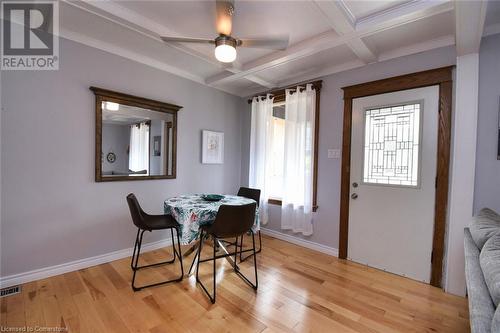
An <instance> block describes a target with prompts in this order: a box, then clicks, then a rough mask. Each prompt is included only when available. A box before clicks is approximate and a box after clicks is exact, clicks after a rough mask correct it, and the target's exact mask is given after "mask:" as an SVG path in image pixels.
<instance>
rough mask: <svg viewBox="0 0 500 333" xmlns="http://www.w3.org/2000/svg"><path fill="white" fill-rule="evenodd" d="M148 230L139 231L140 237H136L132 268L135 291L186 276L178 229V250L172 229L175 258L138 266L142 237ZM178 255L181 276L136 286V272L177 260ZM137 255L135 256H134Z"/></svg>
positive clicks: (178, 279)
mask: <svg viewBox="0 0 500 333" xmlns="http://www.w3.org/2000/svg"><path fill="white" fill-rule="evenodd" d="M145 231H146V230H142V232H140V234H139V232H138V233H137V236H138V239H136V244H137V255H135V252H136V251H135V246H134V254H133V256H132V263H133V265H132V270H133V272H134V273H133V276H132V290H134V291H138V290H141V289H144V288H148V287H154V286H159V285H162V284H166V283H171V282H178V281H181V280H182V279H183V277H184V267H183V265H182V255H181V243H180V240H179V231H178V230H177V229H176V232H177V244H178V248H179V249H178V250H177V249H176V248H175V240H174V237H173V235H174V234H173V230H172V229H171V235H172V243H173V249H174V258H173V259H172V260H168V261H164V262H160V263H155V264H150V265H144V266H140V267H139V266H138V264H139V257H140V254H141V246H142V237H143V236H144V232H145ZM176 256H177V257H178V258H179V262H180V265H181V275H180V277H178V278H176V279H172V280H167V281H162V282H158V283H152V284H149V285H145V286H140V287H136V286H135V276H136V273H137V271H138V270H140V269H142V268H147V267H153V266H159V265H165V264H171V263H173V262H175V257H176ZM134 257H135V258H134ZM134 259H135V263H134Z"/></svg>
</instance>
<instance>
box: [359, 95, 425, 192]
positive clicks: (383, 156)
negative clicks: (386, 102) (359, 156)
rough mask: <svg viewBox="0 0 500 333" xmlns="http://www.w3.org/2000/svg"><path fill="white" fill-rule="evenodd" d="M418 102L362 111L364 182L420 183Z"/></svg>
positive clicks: (419, 114) (412, 184)
mask: <svg viewBox="0 0 500 333" xmlns="http://www.w3.org/2000/svg"><path fill="white" fill-rule="evenodd" d="M420 123H421V104H420V103H406V104H402V105H395V106H390V107H383V108H375V109H368V110H366V111H365V135H364V144H363V147H364V158H363V182H364V183H366V184H385V185H399V186H411V187H417V186H418V185H419V181H420V180H419V167H420V166H419V153H420V137H421V135H420Z"/></svg>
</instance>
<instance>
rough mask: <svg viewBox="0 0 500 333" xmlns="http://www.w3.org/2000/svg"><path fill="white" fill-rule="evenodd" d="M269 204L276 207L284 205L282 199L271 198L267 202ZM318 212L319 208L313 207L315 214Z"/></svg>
mask: <svg viewBox="0 0 500 333" xmlns="http://www.w3.org/2000/svg"><path fill="white" fill-rule="evenodd" d="M267 203H268V204H270V205H276V206H281V205H282V204H283V203H282V202H281V199H271V198H269V199H268V200H267ZM317 210H318V206H313V212H316V211H317Z"/></svg>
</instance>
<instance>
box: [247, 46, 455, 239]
mask: <svg viewBox="0 0 500 333" xmlns="http://www.w3.org/2000/svg"><path fill="white" fill-rule="evenodd" d="M455 61H456V54H455V50H454V47H446V48H440V49H435V50H432V51H428V52H424V53H420V54H415V55H411V56H407V57H402V58H398V59H394V60H389V61H385V62H381V63H376V64H372V65H368V66H365V67H362V68H358V69H353V70H350V71H346V72H342V73H337V74H333V75H329V76H326V77H323V78H322V80H323V88H322V90H321V104H320V109H321V114H320V123H319V126H320V128H319V163H318V206H319V208H318V211H317V213H316V214H315V216H314V222H313V228H314V233H313V235H312V236H309V237H303V236H301V235H300V234H293V233H292V232H291V231H283V230H281V221H280V214H281V213H280V209H279V207H277V206H272V207H271V209H270V218H269V223H268V225H267V226H266V227H267V228H269V229H272V230H275V231H279V232H282V233H286V234H290V235H293V236H296V237H300V238H305V239H307V240H310V241H313V242H316V243H320V244H323V245H326V246H330V247H333V248H338V234H339V214H340V167H341V160H340V159H328V158H327V156H328V155H327V152H328V149H341V147H342V120H343V97H342V96H343V95H342V89H341V88H342V87H345V86H349V85H353V84H357V83H363V82H368V81H373V80H378V79H383V78H387V77H392V76H397V75H402V74H407V73H412V72H418V71H423V70H426V69H432V68H437V67H443V66H448V65H453V64H455ZM247 110H248V112H247V114H246V115H244V117H243V119H242V121H243V122H244V124H243V129H242V133H243V141H242V150H243V151H244V152H245V153H244V154H243V160H242V175H241V179H242V183H243V184H247V183H248V152H249V141H250V129H249V127H250V106H248V105H247Z"/></svg>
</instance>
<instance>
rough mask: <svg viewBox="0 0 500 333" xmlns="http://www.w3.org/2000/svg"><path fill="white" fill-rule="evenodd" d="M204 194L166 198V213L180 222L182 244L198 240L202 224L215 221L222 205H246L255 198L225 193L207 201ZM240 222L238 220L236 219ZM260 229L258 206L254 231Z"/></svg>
mask: <svg viewBox="0 0 500 333" xmlns="http://www.w3.org/2000/svg"><path fill="white" fill-rule="evenodd" d="M202 196H203V195H202V194H192V195H180V196H177V197H172V198H169V199H167V200H165V203H164V210H165V214H170V215H172V216H173V217H174V218H175V219H176V220H177V222H178V223H179V224H180V226H181V227H180V235H179V236H180V239H181V244H182V245H188V244H191V243H192V242H194V241H196V240H197V239H198V237H199V234H200V226H202V225H205V224H211V223H213V222H214V221H215V218H216V216H217V212H218V210H219V207H220V206H221V205H246V204H250V203H254V202H255V200H253V199H249V198H245V197H240V196H236V195H224V198H223V199H221V200H219V201H207V200H205V199H203V197H202ZM234 223H238V221H237V220H236V221H234ZM259 229H260V223H259V208H258V207H257V208H256V212H255V223H254V225H253V227H252V230H253V231H254V232H256V231H258V230H259Z"/></svg>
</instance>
